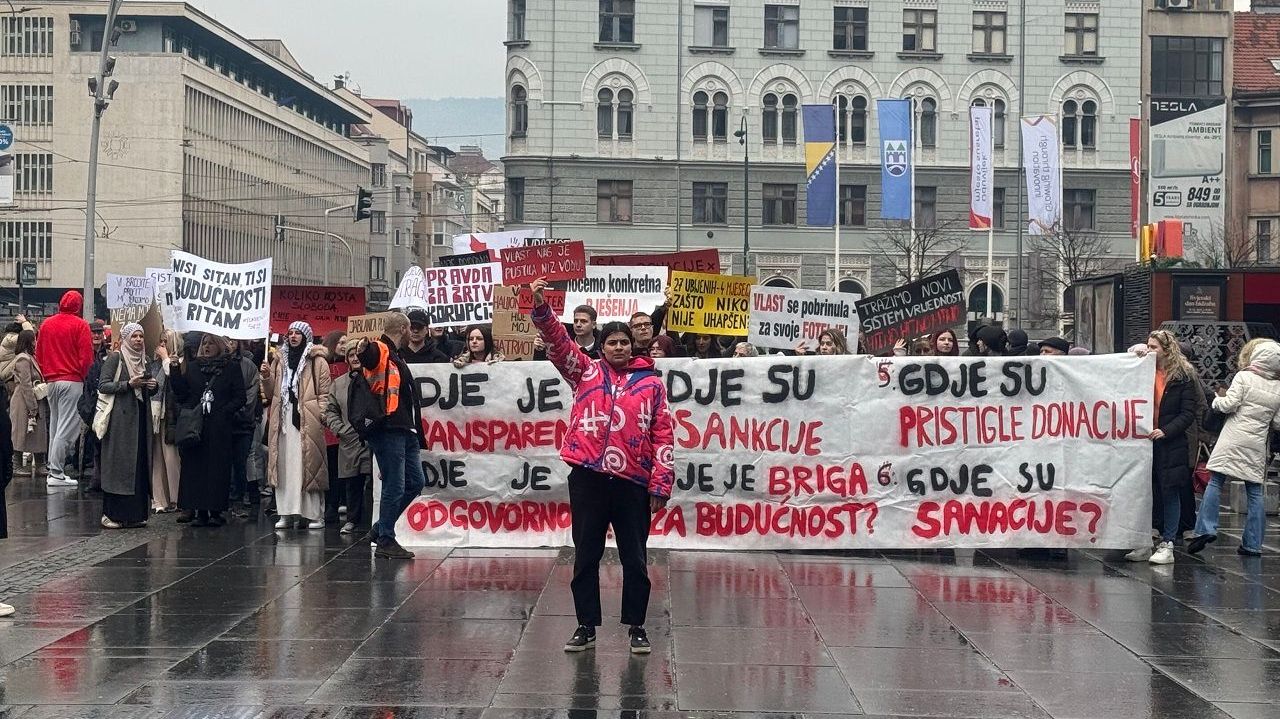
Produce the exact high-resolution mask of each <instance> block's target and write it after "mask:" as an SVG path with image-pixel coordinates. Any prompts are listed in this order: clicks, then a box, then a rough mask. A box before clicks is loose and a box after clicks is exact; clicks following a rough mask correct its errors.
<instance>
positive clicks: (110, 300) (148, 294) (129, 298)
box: [107, 272, 155, 310]
mask: <svg viewBox="0 0 1280 719" xmlns="http://www.w3.org/2000/svg"><path fill="white" fill-rule="evenodd" d="M154 300H155V287H154V285H153V283H152V280H151V278H150V277H147V276H146V275H141V276H136V275H113V274H111V273H110V272H108V273H107V309H109V310H118V309H120V308H121V307H147V306H149V305H150V304H151V303H152V302H153V301H154Z"/></svg>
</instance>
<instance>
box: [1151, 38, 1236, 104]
mask: <svg viewBox="0 0 1280 719" xmlns="http://www.w3.org/2000/svg"><path fill="white" fill-rule="evenodd" d="M1222 68H1223V39H1222V38H1214V37H1164V36H1155V37H1152V38H1151V92H1152V94H1159V95H1180V96H1183V97H1206V96H1209V97H1221V96H1222V93H1223V85H1222Z"/></svg>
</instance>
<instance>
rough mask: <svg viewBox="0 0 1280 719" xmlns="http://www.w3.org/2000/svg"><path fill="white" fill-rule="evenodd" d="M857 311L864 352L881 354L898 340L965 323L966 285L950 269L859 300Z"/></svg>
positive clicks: (954, 271)
mask: <svg viewBox="0 0 1280 719" xmlns="http://www.w3.org/2000/svg"><path fill="white" fill-rule="evenodd" d="M857 308H858V321H859V322H860V323H861V324H862V347H863V349H864V350H865V351H866V352H867V353H868V354H882V353H884V352H887V351H888V350H890V349H893V345H894V343H895V342H897V341H898V340H909V339H912V338H915V337H922V336H924V335H927V334H932V333H934V332H937V331H940V330H942V329H945V328H947V327H950V326H952V325H955V324H958V323H959V322H960V321H961V320H963V319H964V286H963V285H961V284H960V273H959V272H957V271H956V270H947V271H946V272H942V273H939V274H936V275H931V276H929V277H925V278H924V279H922V280H918V281H916V282H912V283H910V284H906V285H903V286H901V287H896V288H894V289H892V290H889V291H888V292H881V293H880V294H878V295H871V296H870V297H867V298H865V299H862V300H859V301H858V303H857Z"/></svg>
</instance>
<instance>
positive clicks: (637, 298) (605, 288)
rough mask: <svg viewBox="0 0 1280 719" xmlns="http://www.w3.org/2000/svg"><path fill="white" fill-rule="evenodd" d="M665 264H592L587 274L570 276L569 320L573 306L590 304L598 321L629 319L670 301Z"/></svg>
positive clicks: (566, 317)
mask: <svg viewBox="0 0 1280 719" xmlns="http://www.w3.org/2000/svg"><path fill="white" fill-rule="evenodd" d="M667 274H668V270H667V268H665V267H613V266H603V265H589V266H588V267H587V276H586V277H584V278H582V279H580V280H569V281H568V283H567V284H566V287H565V296H564V316H563V317H561V319H563V320H564V321H565V322H573V310H574V308H576V307H580V306H582V305H587V306H588V307H591V308H592V309H594V310H595V311H596V322H597V323H599V324H604V323H605V322H628V321H630V320H631V315H633V314H635V313H637V312H652V311H653V308H655V307H657V306H658V305H661V304H664V303H666V301H667V300H666V298H665V297H664V296H663V294H662V291H663V289H664V288H666V286H667Z"/></svg>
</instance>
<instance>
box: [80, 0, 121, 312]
mask: <svg viewBox="0 0 1280 719" xmlns="http://www.w3.org/2000/svg"><path fill="white" fill-rule="evenodd" d="M122 2H123V0H111V4H110V5H109V6H108V7H107V20H106V24H105V25H103V29H102V49H101V53H100V54H99V56H98V74H97V76H96V77H93V78H90V80H89V91H90V92H91V93H92V94H93V122H92V123H91V125H90V129H89V186H88V189H87V190H86V192H85V207H86V208H87V209H86V211H85V218H84V318H85V321H87V322H92V321H93V312H94V309H95V307H94V306H95V304H96V303H95V302H94V301H93V288H94V266H93V265H94V260H95V257H94V239H95V238H94V228H93V217H94V214H95V205H96V204H97V200H98V137H99V135H100V133H101V131H102V113H103V112H105V111H106V109H107V105H108V104H110V102H111V98H112V96H114V95H115V91H116V87H117V86H118V85H119V83H118V82H116V81H115V80H112V81H111V85H110V87H108V86H107V83H106V79H107V77H109V76H110V75H111V72H112V70H113V69H114V68H115V60H114V59H112V58H110V57H109V56H108V55H107V51H108V50H109V49H110V48H111V44H112V40H113V39H114V37H113V36H114V34H115V27H116V14H117V13H119V12H120V4H121V3H122Z"/></svg>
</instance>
